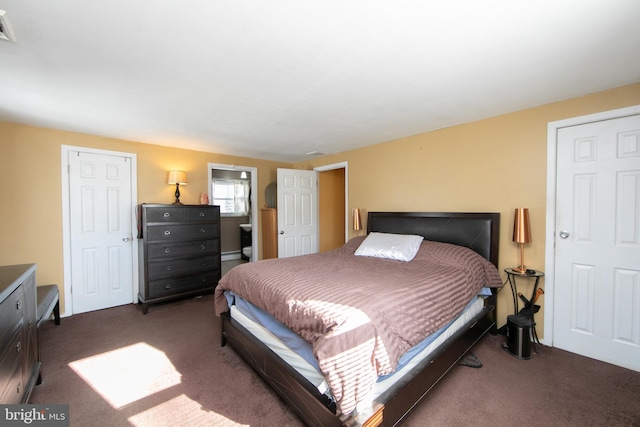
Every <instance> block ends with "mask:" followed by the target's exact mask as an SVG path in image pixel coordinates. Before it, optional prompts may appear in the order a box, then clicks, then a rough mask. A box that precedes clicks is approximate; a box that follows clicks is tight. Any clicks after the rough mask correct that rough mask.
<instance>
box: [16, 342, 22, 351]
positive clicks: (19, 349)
mask: <svg viewBox="0 0 640 427" xmlns="http://www.w3.org/2000/svg"><path fill="white" fill-rule="evenodd" d="M21 350H22V341H18V344H16V351H17V352H18V353H20V351H21Z"/></svg>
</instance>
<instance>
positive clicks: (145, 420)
mask: <svg viewBox="0 0 640 427" xmlns="http://www.w3.org/2000/svg"><path fill="white" fill-rule="evenodd" d="M128 421H129V422H130V423H131V424H132V425H134V426H140V427H143V426H204V425H207V426H216V427H242V426H246V427H248V426H249V425H248V424H239V423H237V422H235V421H232V420H230V419H228V418H226V417H225V416H224V415H221V414H218V413H216V412H213V411H207V410H205V409H203V408H202V405H201V404H200V403H198V402H196V401H194V400H192V399H190V398H189V397H188V396H186V395H184V394H181V395H180V396H176V397H174V398H173V399H171V400H167V401H165V402H162V403H161V404H159V405H156V406H154V407H153V408H149V409H147V410H145V411H142V412H140V413H138V414H136V415H134V416H131V417H129V418H128Z"/></svg>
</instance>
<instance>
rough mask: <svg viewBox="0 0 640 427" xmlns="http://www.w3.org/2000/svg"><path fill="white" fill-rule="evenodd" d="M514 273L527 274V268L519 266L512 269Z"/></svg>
mask: <svg viewBox="0 0 640 427" xmlns="http://www.w3.org/2000/svg"><path fill="white" fill-rule="evenodd" d="M511 269H512V270H513V271H515V272H516V273H520V274H524V273H526V272H527V266H526V265H519V266H517V267H512V268H511Z"/></svg>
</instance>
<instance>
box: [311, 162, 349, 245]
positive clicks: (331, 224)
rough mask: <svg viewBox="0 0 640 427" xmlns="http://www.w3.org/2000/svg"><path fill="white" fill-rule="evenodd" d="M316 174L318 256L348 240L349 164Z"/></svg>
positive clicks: (324, 169) (324, 167)
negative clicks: (317, 187) (317, 185)
mask: <svg viewBox="0 0 640 427" xmlns="http://www.w3.org/2000/svg"><path fill="white" fill-rule="evenodd" d="M314 170H316V171H318V182H319V191H318V209H319V215H318V217H319V231H320V233H319V234H320V236H319V239H318V243H319V249H320V252H324V251H328V250H331V249H336V248H338V247H340V246H342V245H343V244H344V243H345V242H346V241H347V240H348V238H349V229H348V224H349V221H348V212H347V210H348V209H347V207H348V205H349V195H348V188H349V181H348V180H349V173H348V170H349V164H348V163H347V162H342V163H335V164H331V165H326V166H320V167H317V168H314Z"/></svg>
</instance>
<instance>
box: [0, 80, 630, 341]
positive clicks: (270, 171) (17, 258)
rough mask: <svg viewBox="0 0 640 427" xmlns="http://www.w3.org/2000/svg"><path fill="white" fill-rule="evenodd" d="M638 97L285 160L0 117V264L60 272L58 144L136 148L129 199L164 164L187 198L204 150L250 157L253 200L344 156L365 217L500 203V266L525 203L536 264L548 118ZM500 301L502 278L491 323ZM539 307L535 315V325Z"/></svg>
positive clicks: (160, 176) (167, 191)
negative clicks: (282, 170)
mask: <svg viewBox="0 0 640 427" xmlns="http://www.w3.org/2000/svg"><path fill="white" fill-rule="evenodd" d="M637 104H640V84H635V85H631V86H627V87H624V88H619V89H614V90H610V91H606V92H602V93H596V94H593V95H590V96H586V97H581V98H576V99H571V100H568V101H563V102H558V103H554V104H549V105H545V106H541V107H537V108H532V109H528V110H523V111H519V112H514V113H511V114H507V115H503V116H499V117H493V118H489V119H485V120H481V121H477V122H472V123H466V124H462V125H459V126H453V127H450V128H446V129H441V130H438V131H434V132H428V133H424V134H420V135H416V136H412V137H408V138H402V139H399V140H396V141H390V142H386V143H382V144H377V145H374V146H371V147H366V148H362V149H359V150H353V151H348V152H344V153H340V154H336V155H332V156H327V157H323V158H319V159H313V160H310V161H306V162H300V163H297V164H295V165H289V164H284V163H276V162H270V161H261V160H255V159H247V158H239V157H233V156H225V155H219V154H211V153H202V152H196V151H188V150H181V149H178V148H166V147H161V146H156V145H149V144H140V143H135V142H129V141H122V140H116V139H109V138H101V137H97V136H90V135H83V134H78V133H71V132H63V131H55V130H50V129H41V128H34V127H29V126H23V125H18V124H12V123H3V122H0V149H1V151H0V153H1V156H0V167H1V168H2V170H4V171H5V176H15V177H16V179H13V180H11V181H10V182H5V183H4V188H3V200H2V203H1V205H0V235H1V236H2V241H1V242H0V265H4V264H21V263H29V262H36V263H37V264H38V272H37V282H38V284H46V283H58V284H59V285H61V284H62V283H63V272H62V268H63V265H62V230H61V223H62V218H61V184H60V146H61V145H62V144H65V145H76V146H83V147H90V148H100V149H108V150H114V151H123V152H130V153H135V154H137V157H138V201H139V202H161V203H162V202H166V203H169V202H171V201H172V200H173V191H174V188H173V187H171V186H168V185H166V184H165V183H164V182H165V179H166V171H167V170H170V169H181V170H185V171H187V173H188V175H189V185H188V186H186V187H184V188H181V200H182V201H183V202H184V203H198V202H199V194H200V192H202V191H206V188H207V163H208V162H213V163H225V164H236V165H243V166H253V167H257V168H258V187H259V188H258V196H259V200H258V205H259V206H260V207H261V206H264V189H265V186H266V185H267V184H268V183H270V182H273V181H275V180H276V168H278V167H295V168H298V169H312V168H314V167H318V166H325V165H330V164H335V163H340V162H345V161H346V162H348V163H349V206H347V209H348V210H349V211H350V210H351V209H352V208H354V207H358V208H361V209H363V210H365V215H363V220H365V221H366V211H375V210H386V211H394V210H396V211H491V212H500V213H501V214H502V224H501V241H500V269H503V268H506V267H510V266H514V265H516V263H517V259H518V252H517V246H516V245H515V244H514V243H513V242H511V231H512V230H511V229H512V226H513V210H514V209H515V208H516V207H528V208H529V209H530V214H531V220H532V232H533V242H532V243H531V244H529V245H527V247H526V253H525V257H526V261H527V264H528V265H529V266H530V267H531V268H536V269H539V270H544V253H545V244H544V236H545V209H546V202H545V200H546V158H547V151H546V149H547V123H548V122H551V121H556V120H562V119H566V118H571V117H576V116H581V115H585V114H591V113H596V112H600V111H606V110H612V109H616V108H622V107H627V106H631V105H637ZM365 226H366V224H365ZM351 233H353V232H351ZM543 285H544V284H543ZM541 302H542V304H544V297H542V298H541ZM509 307H510V294H509V291H508V290H505V292H502V293H501V295H500V308H499V317H500V319H501V320H499V322H500V323H504V321H505V320H504V319H505V318H506V315H507V314H509ZM543 310H544V307H543ZM543 310H542V312H541V313H540V315H538V317H537V320H538V322H537V323H538V333H539V335H540V336H543V334H544V331H543V330H542V325H543V321H542V315H543Z"/></svg>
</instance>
